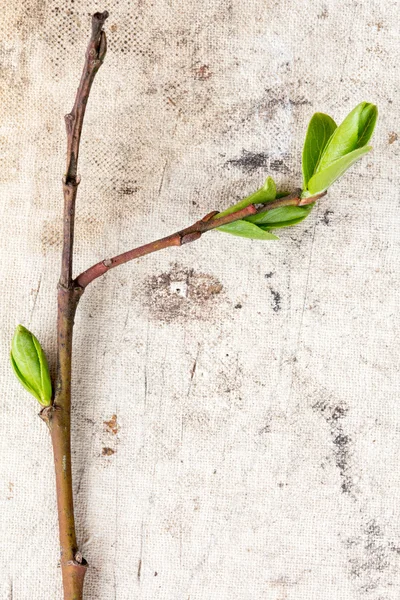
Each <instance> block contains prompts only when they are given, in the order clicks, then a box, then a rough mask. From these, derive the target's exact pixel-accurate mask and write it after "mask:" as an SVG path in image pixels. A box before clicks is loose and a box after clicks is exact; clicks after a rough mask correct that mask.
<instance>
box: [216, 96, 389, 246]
mask: <svg viewBox="0 0 400 600" xmlns="http://www.w3.org/2000/svg"><path fill="white" fill-rule="evenodd" d="M377 116H378V110H377V107H376V106H375V105H374V104H370V103H368V102H361V103H360V104H359V105H358V106H356V107H355V108H354V109H353V110H352V111H351V112H350V113H349V114H348V115H347V117H346V118H345V119H344V121H343V123H342V124H341V125H339V127H338V126H337V125H336V123H335V121H334V120H333V119H332V118H331V117H330V116H329V115H325V114H323V113H315V114H314V115H313V117H312V119H311V121H310V123H309V126H308V129H307V134H306V139H305V142H304V147H303V155H302V170H303V180H304V184H303V191H302V194H301V198H311V200H310V201H309V202H311V203H310V204H308V205H306V206H281V207H279V208H273V209H271V210H268V211H264V212H262V209H261V212H259V213H258V214H255V215H251V216H249V217H246V218H244V219H241V220H238V221H234V222H233V223H229V224H227V225H222V226H221V227H218V229H219V230H220V231H223V232H225V233H230V234H231V235H237V236H240V237H246V238H253V239H259V240H277V239H278V238H277V236H276V235H274V234H273V233H271V230H273V229H278V228H281V227H289V226H292V225H297V223H300V222H301V221H303V220H304V219H305V218H306V217H307V216H308V215H309V214H310V212H311V210H312V208H313V206H314V203H313V202H312V197H313V196H317V195H318V194H321V193H323V192H325V191H326V190H327V189H328V188H329V187H330V186H331V185H332V183H334V182H335V181H336V180H337V179H338V178H339V177H340V176H341V175H343V173H344V172H345V171H347V169H348V168H349V167H351V166H352V165H353V164H354V163H355V162H356V161H357V160H358V159H359V158H361V157H362V156H364V154H366V153H367V152H369V151H370V150H371V146H368V145H367V144H368V142H369V140H370V138H371V136H372V134H373V132H374V129H375V124H376V120H377ZM284 195H285V194H277V192H276V185H275V182H274V180H273V179H272V177H268V178H267V180H266V182H265V184H264V185H263V187H262V188H260V189H259V190H258V191H257V192H255V193H254V194H251V195H250V196H248V197H247V198H244V200H241V201H240V202H238V203H237V204H235V205H234V206H231V207H229V208H227V209H226V210H224V211H223V212H222V213H219V214H218V215H216V217H215V218H218V217H222V216H224V215H228V214H232V213H235V212H237V211H238V210H241V209H242V208H245V207H246V206H249V205H250V204H266V205H267V204H268V203H269V202H272V201H273V200H275V199H276V198H279V197H282V196H284Z"/></svg>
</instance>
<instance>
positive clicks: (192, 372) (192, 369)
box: [187, 344, 200, 398]
mask: <svg viewBox="0 0 400 600" xmlns="http://www.w3.org/2000/svg"><path fill="white" fill-rule="evenodd" d="M199 355H200V344H199V345H198V347H197V354H196V358H195V359H194V363H193V366H192V368H191V370H190V380H189V387H188V391H187V398H189V396H190V391H191V389H192V383H193V379H194V376H195V373H196V368H197V361H198V360H199Z"/></svg>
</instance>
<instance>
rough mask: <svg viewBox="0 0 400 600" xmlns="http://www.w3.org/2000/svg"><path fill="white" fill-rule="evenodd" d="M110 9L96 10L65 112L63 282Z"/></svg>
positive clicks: (68, 274) (67, 278)
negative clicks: (85, 129)
mask: <svg viewBox="0 0 400 600" xmlns="http://www.w3.org/2000/svg"><path fill="white" fill-rule="evenodd" d="M107 17H108V12H107V11H105V12H103V13H96V14H94V15H93V17H92V35H91V38H90V41H89V45H88V48H87V51H86V60H85V65H84V67H83V72H82V77H81V81H80V83H79V87H78V91H77V93H76V97H75V104H74V106H73V109H72V110H71V112H70V113H68V114H67V115H65V126H66V130H67V170H66V173H65V176H64V178H63V190H64V236H63V252H62V268H61V277H60V284H61V285H62V286H64V287H66V288H68V287H70V285H71V281H72V258H73V256H72V255H73V246H74V222H75V201H76V194H77V188H78V185H79V181H80V179H79V177H78V157H79V145H80V141H81V134H82V126H83V119H84V116H85V111H86V105H87V102H88V99H89V94H90V89H91V87H92V83H93V80H94V78H95V75H96V73H97V71H98V70H99V68H100V67H101V65H102V63H103V60H104V57H105V55H106V51H107V41H106V34H105V33H104V31H103V30H102V27H103V24H104V22H105V20H106V19H107Z"/></svg>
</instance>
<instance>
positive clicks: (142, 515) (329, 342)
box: [0, 0, 400, 600]
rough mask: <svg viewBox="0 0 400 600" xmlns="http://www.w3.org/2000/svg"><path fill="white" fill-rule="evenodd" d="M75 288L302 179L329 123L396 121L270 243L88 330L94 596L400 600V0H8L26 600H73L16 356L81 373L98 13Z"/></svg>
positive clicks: (6, 88) (87, 542) (6, 398)
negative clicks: (65, 332) (61, 317)
mask: <svg viewBox="0 0 400 600" xmlns="http://www.w3.org/2000/svg"><path fill="white" fill-rule="evenodd" d="M104 9H107V10H109V12H110V17H109V19H108V21H107V24H106V32H107V35H108V54H107V56H106V59H105V62H104V65H103V66H102V68H101V69H100V71H99V73H98V75H97V77H96V80H95V83H94V86H93V90H92V94H91V97H90V100H89V106H88V110H87V115H86V121H85V124H84V130H83V139H82V146H81V159H80V169H79V170H80V173H81V176H82V182H81V185H80V188H79V193H78V204H77V222H76V260H75V266H74V272H75V274H78V273H79V272H80V271H82V270H83V269H85V268H87V267H88V266H90V265H91V264H92V263H93V262H96V261H98V260H101V259H103V258H107V257H110V256H113V255H115V254H117V253H120V252H122V251H124V250H127V249H129V248H132V247H134V246H136V245H139V244H140V243H145V242H147V241H151V240H152V239H155V238H157V237H160V236H163V235H167V234H169V233H172V232H173V231H176V230H177V229H179V228H182V227H183V226H186V225H189V224H191V223H192V222H193V221H195V220H197V219H199V218H200V217H202V216H203V215H205V214H206V213H208V212H210V211H211V210H221V209H224V208H226V206H228V205H229V204H231V203H233V202H234V201H237V200H239V199H240V198H241V197H243V196H244V195H245V194H248V193H250V192H252V191H254V190H256V189H257V188H258V187H260V186H261V185H262V183H263V182H264V180H265V178H266V176H267V175H271V176H273V177H274V178H275V180H276V182H277V184H278V187H279V188H280V189H281V190H289V191H290V190H292V189H293V188H294V187H296V186H298V185H299V184H300V185H301V147H302V143H303V140H304V135H305V130H306V127H307V123H308V121H309V119H310V117H311V116H312V114H313V113H314V112H316V111H322V112H327V113H329V114H331V115H332V116H333V117H334V118H335V120H337V121H339V122H340V121H341V119H343V118H344V116H345V115H346V114H347V113H348V112H349V111H350V110H351V109H352V108H353V107H354V106H355V105H356V104H358V103H359V102H361V101H363V100H366V101H369V102H374V103H376V104H377V105H378V108H379V112H380V118H379V123H378V127H377V131H376V134H375V136H374V139H373V146H374V150H373V152H372V153H371V154H369V155H368V156H367V157H366V158H364V159H363V160H362V161H361V162H360V163H357V164H356V165H355V166H353V167H352V168H351V170H350V172H349V173H348V174H347V175H346V176H345V177H344V178H343V179H342V180H341V181H339V182H338V183H336V184H335V185H334V186H333V187H332V189H331V190H330V191H329V195H328V196H327V197H326V198H324V199H323V200H322V201H321V203H320V204H319V205H318V206H317V207H316V208H315V209H314V211H313V212H312V214H311V216H310V217H309V218H308V219H307V220H306V221H305V222H303V223H302V224H300V225H299V226H297V227H295V228H291V229H288V230H286V231H285V230H282V231H281V234H280V238H281V239H280V241H277V242H261V241H249V240H244V239H240V238H234V237H231V236H229V235H226V234H222V233H220V232H212V233H209V234H207V235H205V236H204V237H203V238H202V239H201V240H199V241H198V242H196V243H194V244H190V245H188V246H185V247H183V248H174V249H170V250H166V251H164V252H160V253H157V254H155V255H152V256H148V257H145V258H142V259H140V260H138V261H136V262H134V263H130V264H128V265H125V266H122V267H120V268H118V269H116V270H115V271H112V272H110V273H108V274H107V275H106V276H105V277H103V278H102V279H100V280H98V281H96V283H95V284H93V285H92V286H90V287H89V288H88V290H87V291H86V292H85V295H84V298H83V299H82V301H81V304H80V306H79V309H78V314H77V318H76V330H75V331H76V334H75V343H74V363H73V366H74V387H73V464H74V485H75V498H76V519H77V527H78V537H79V540H80V544H81V547H82V550H83V553H84V555H85V557H86V558H87V560H88V562H89V564H90V569H89V571H88V575H87V578H86V587H85V589H86V598H87V599H88V600H110V599H111V598H115V599H116V600H150V599H151V600H156V599H160V600H210V599H217V598H218V599H219V600H228V599H229V600H260V599H266V600H303V599H304V600H306V599H307V600H310V599H313V600H314V599H315V600H320V599H325V598H334V599H335V600H361V599H363V598H368V600H395V599H398V598H399V596H400V569H399V567H400V506H399V501H398V490H399V487H400V469H399V462H400V405H399V397H398V396H399V394H398V372H399V354H400V353H399V337H400V322H399V318H398V297H399V296H398V289H399V279H400V272H399V263H400V252H399V225H400V212H399V210H400V209H399V154H400V142H399V135H400V120H399V114H400V106H399V71H398V65H399V61H400V55H399V25H398V21H399V19H398V17H399V3H398V2H397V1H384V2H382V1H379V2H378V0H369V1H368V2H358V1H357V2H356V1H354V0H317V1H316V2H307V1H304V0H301V1H294V0H284V1H281V2H278V1H272V0H271V1H270V0H247V1H246V2H239V0H229V1H228V0H225V1H222V0H218V1H217V0H214V1H213V0H200V1H197V2H193V1H191V0H186V1H185V2H184V1H182V0H176V1H174V2H172V1H170V0H156V1H155V2H146V1H143V0H136V1H134V2H128V1H127V0H119V1H118V0H114V1H113V2H111V3H110V4H109V5H104V6H98V5H95V4H93V3H90V2H83V1H81V0H75V1H72V0H68V1H67V2H63V3H60V2H56V1H55V0H24V1H23V2H20V1H17V0H10V1H9V2H7V3H6V4H5V5H4V6H2V9H1V17H0V22H1V37H0V85H1V87H0V90H1V99H0V143H1V151H0V161H1V166H0V180H1V181H0V186H1V187H0V190H1V202H0V211H1V221H0V227H1V238H0V239H1V242H0V248H1V265H2V267H1V269H0V278H1V289H2V294H1V296H0V306H1V311H0V314H1V319H2V327H1V357H2V358H1V361H0V380H1V399H0V402H1V404H0V406H1V437H0V443H1V464H0V530H1V542H0V549H1V551H0V571H1V574H2V576H1V578H0V598H1V600H45V599H46V600H47V599H48V598H61V594H62V591H61V574H60V568H59V566H58V559H59V555H58V552H59V548H58V529H57V515H56V506H55V489H54V475H53V463H52V455H51V446H50V440H49V436H48V433H47V431H46V427H45V425H44V424H43V423H42V422H41V421H40V419H38V418H37V416H36V415H37V412H38V406H37V405H36V404H35V402H34V401H33V400H32V399H31V398H30V397H29V396H28V394H27V393H26V392H25V391H24V390H23V388H22V387H21V386H20V385H19V383H18V382H17V381H16V379H15V378H14V376H13V374H12V372H11V369H10V365H9V360H8V353H9V347H10V340H11V337H12V333H13V331H14V328H15V326H16V324H17V323H22V324H23V325H25V326H26V327H28V328H29V329H31V330H32V331H33V332H34V333H35V335H36V336H37V337H38V338H39V340H40V341H41V343H42V345H43V347H44V348H45V350H46V352H47V354H48V356H49V359H50V363H51V365H52V368H54V362H55V322H56V285H57V279H58V276H59V267H60V248H61V246H60V240H61V225H62V223H61V207H62V189H61V178H62V174H63V169H64V160H65V151H66V138H65V132H64V123H63V115H64V114H65V113H67V112H68V111H69V110H70V109H71V108H72V105H73V99H74V94H75V91H76V88H77V85H78V81H79V77H80V73H81V68H82V65H83V59H84V52H85V49H86V44H87V40H88V33H89V29H90V13H91V12H93V11H95V10H104Z"/></svg>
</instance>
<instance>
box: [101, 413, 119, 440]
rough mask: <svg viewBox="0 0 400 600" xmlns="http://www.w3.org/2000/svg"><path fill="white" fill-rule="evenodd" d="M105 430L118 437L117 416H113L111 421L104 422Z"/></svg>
mask: <svg viewBox="0 0 400 600" xmlns="http://www.w3.org/2000/svg"><path fill="white" fill-rule="evenodd" d="M103 423H104V429H105V430H106V431H107V432H108V433H112V434H113V435H117V433H118V431H119V425H118V423H117V415H113V416H112V417H111V419H110V420H109V421H103Z"/></svg>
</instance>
